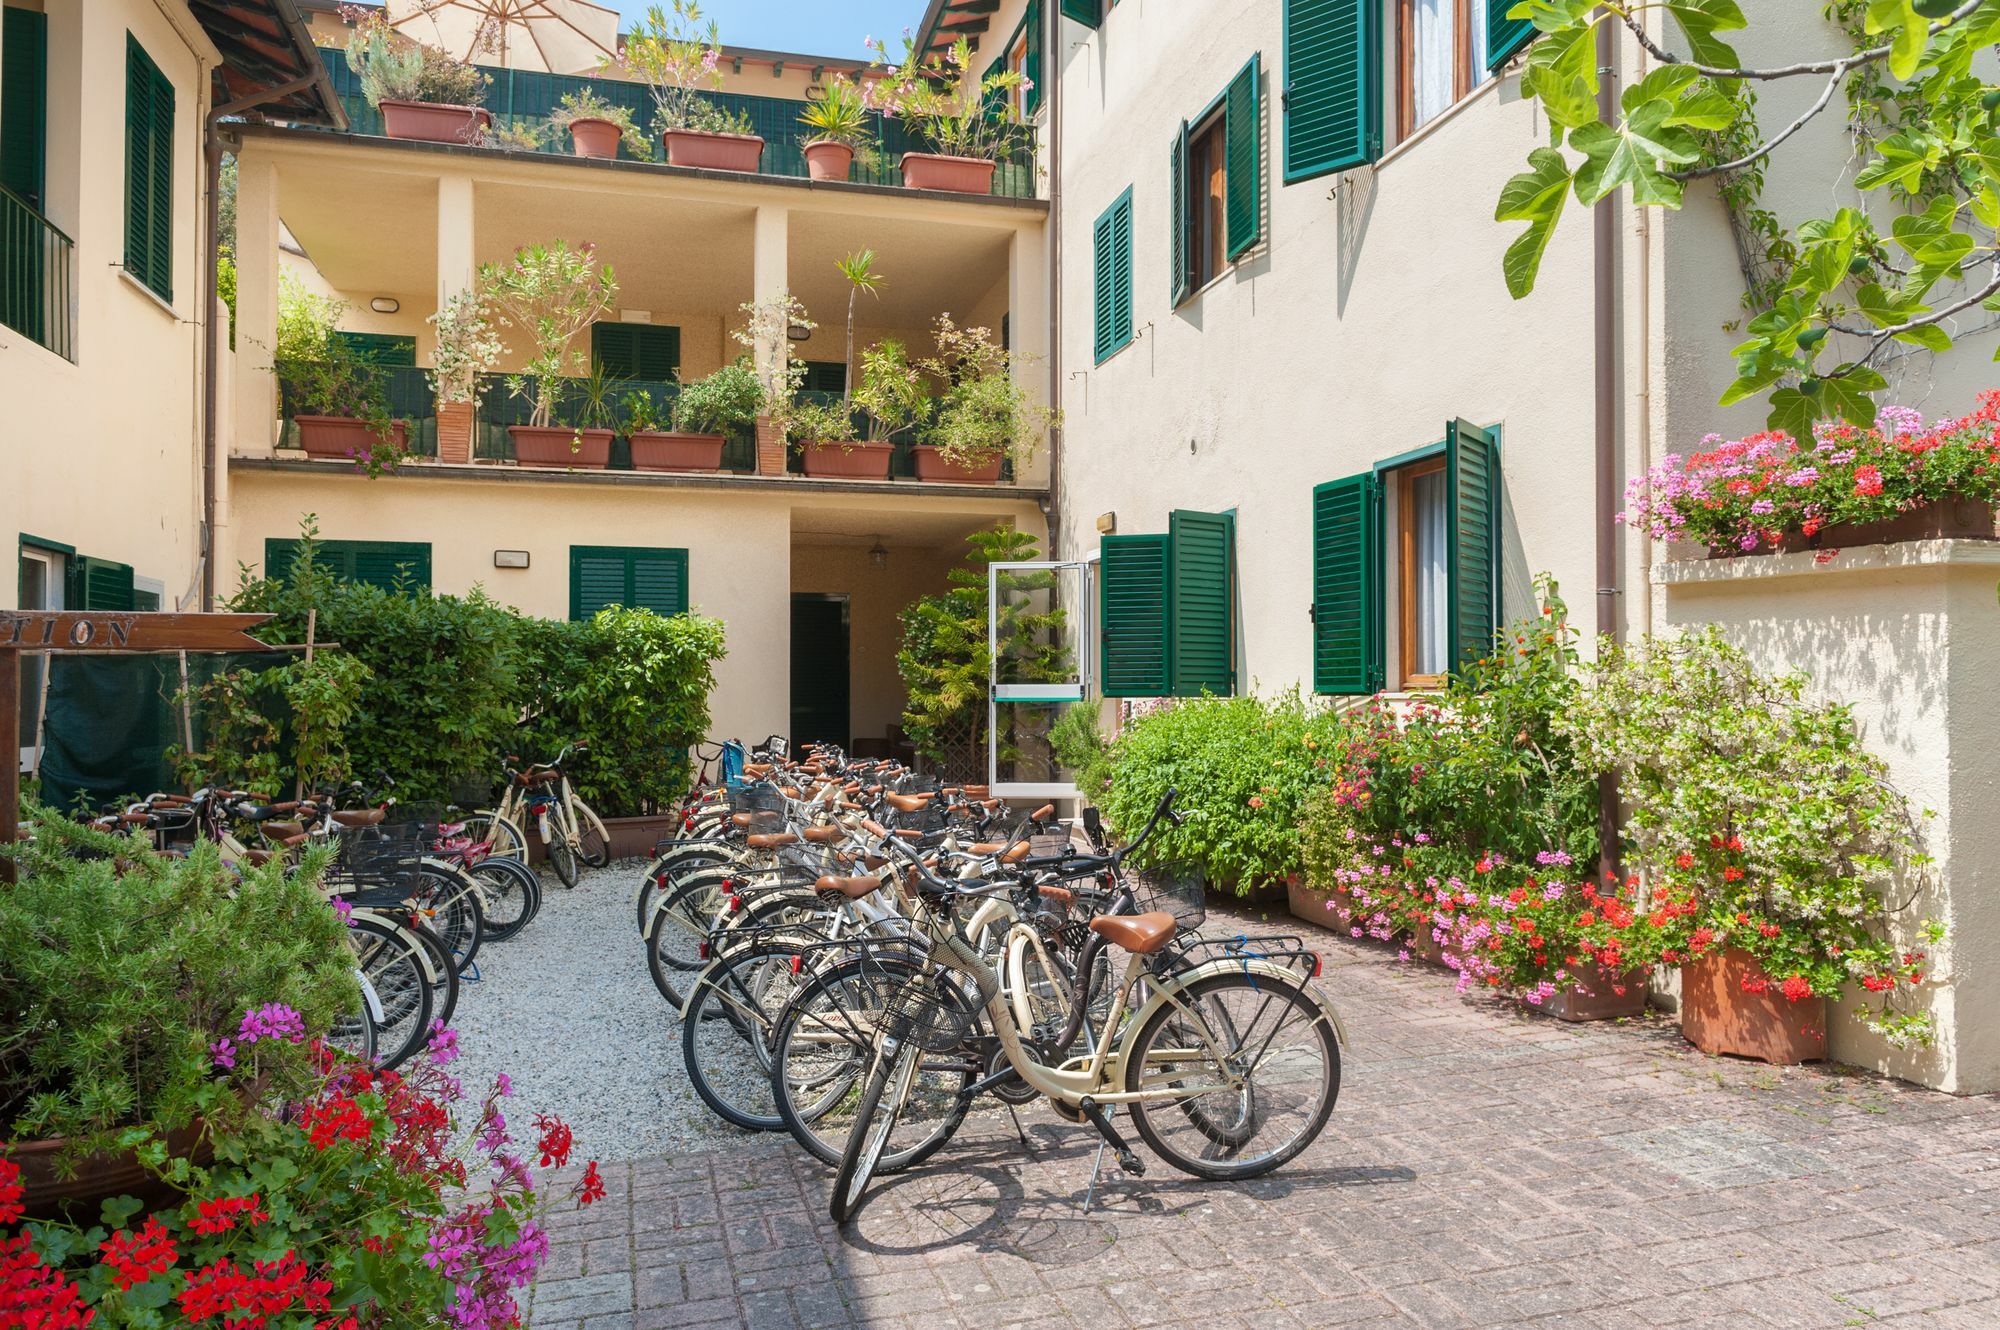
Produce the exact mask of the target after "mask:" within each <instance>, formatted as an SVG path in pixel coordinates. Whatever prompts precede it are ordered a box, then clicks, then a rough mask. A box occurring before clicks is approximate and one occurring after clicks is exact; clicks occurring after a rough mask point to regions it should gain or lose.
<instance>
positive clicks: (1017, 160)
mask: <svg viewBox="0 0 2000 1330" xmlns="http://www.w3.org/2000/svg"><path fill="white" fill-rule="evenodd" d="M319 54H320V58H321V59H322V60H324V61H325V62H326V70H327V73H328V75H330V76H331V77H332V79H333V87H334V91H336V92H337V93H339V94H340V101H341V105H342V106H343V107H344V108H345V109H346V111H347V120H348V130H347V132H348V133H352V134H372V135H377V136H379V135H380V134H381V133H382V116H381V113H380V112H378V111H376V110H375V109H374V108H372V107H370V106H369V105H368V100H367V98H365V97H363V96H362V95H361V79H360V78H359V77H358V76H357V75H356V74H355V72H354V71H353V70H352V69H351V68H349V66H348V63H347V53H346V52H345V51H343V50H341V49H340V48H339V47H322V48H320V53H319ZM481 68H482V69H484V71H485V73H486V74H488V75H489V76H490V77H491V78H492V80H493V82H492V86H490V87H489V88H488V89H487V91H486V101H485V106H486V109H487V110H488V111H489V112H491V113H492V115H493V128H494V130H495V131H499V130H504V129H507V128H509V127H519V126H527V125H534V124H540V123H543V122H545V121H546V120H547V118H548V115H549V113H550V112H551V111H553V110H555V109H556V108H557V107H558V106H560V105H561V104H562V99H563V96H564V94H566V93H572V92H583V91H586V90H587V91H589V92H592V93H594V94H596V96H597V97H598V98H599V99H600V100H602V101H606V102H609V103H611V104H613V105H615V106H622V107H624V108H625V109H626V110H628V111H630V112H631V113H632V119H633V122H634V123H636V124H638V125H641V126H646V125H650V124H651V123H652V120H653V99H652V94H651V93H649V92H648V91H647V90H646V86H645V85H644V84H642V83H630V82H626V81H624V80H622V79H612V78H587V77H584V76H581V75H575V74H545V73H542V72H541V71H539V70H532V69H497V68H491V67H486V66H482V67H481ZM706 95H707V96H708V98H709V100H711V101H713V102H714V103H716V104H717V105H718V106H720V107H721V108H722V109H724V110H726V111H733V112H741V113H743V114H745V115H747V116H749V117H750V125H751V128H752V129H753V130H754V131H755V132H756V133H757V134H759V135H761V136H762V137H763V139H764V158H763V164H762V166H761V168H760V169H759V171H758V174H759V175H767V176H794V177H801V178H802V177H804V176H805V174H806V161H805V152H804V144H805V141H806V139H807V138H808V137H810V134H809V132H808V131H807V129H806V127H805V126H804V125H802V124H800V123H799V114H800V113H801V112H802V111H804V110H805V108H806V103H804V102H801V101H794V100H791V99H790V98H785V97H753V96H750V95H747V94H744V93H725V92H718V93H709V94H706ZM874 121H875V141H876V142H877V143H878V144H879V145H880V146H881V150H882V151H881V158H880V160H879V161H877V162H875V163H874V164H872V165H866V166H864V165H863V164H862V163H861V162H859V161H857V162H856V163H855V165H854V173H853V177H852V178H853V179H854V180H855V181H856V182H858V183H860V184H867V185H901V184H902V183H903V169H902V160H903V154H904V153H906V152H920V151H924V145H923V144H922V143H921V142H920V141H919V140H918V139H917V138H916V137H915V136H914V135H912V134H911V133H910V132H909V130H908V129H906V128H905V127H904V126H903V125H902V124H901V123H900V122H899V121H896V120H893V119H890V118H888V117H885V116H882V115H880V114H877V115H875V116H874ZM551 139H552V141H551V142H548V143H546V144H544V145H543V146H542V147H541V148H540V149H539V151H541V152H545V153H549V154H552V155H555V156H563V157H566V156H568V155H569V153H570V145H569V140H568V138H567V137H566V136H551ZM653 146H654V150H655V160H656V161H663V160H664V153H663V152H662V151H661V149H660V143H659V139H658V136H657V135H654V136H653ZM618 155H619V157H621V158H625V159H627V160H630V158H629V157H628V154H627V152H626V149H625V147H624V145H622V144H621V145H620V146H619V149H618ZM993 193H994V194H996V195H1000V196H1002V197H1005V198H1016V199H1025V198H1033V197H1034V196H1035V163H1034V157H1033V151H1032V149H1031V148H1024V149H1022V150H1021V151H1018V152H1016V153H1015V155H1014V160H1013V161H1011V162H1002V163H1000V166H999V169H998V170H996V171H995V172H994V173H993Z"/></svg>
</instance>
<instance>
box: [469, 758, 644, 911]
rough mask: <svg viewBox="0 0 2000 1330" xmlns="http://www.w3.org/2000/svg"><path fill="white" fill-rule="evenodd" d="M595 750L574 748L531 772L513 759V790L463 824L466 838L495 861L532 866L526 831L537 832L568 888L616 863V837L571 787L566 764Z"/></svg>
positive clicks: (510, 776)
mask: <svg viewBox="0 0 2000 1330" xmlns="http://www.w3.org/2000/svg"><path fill="white" fill-rule="evenodd" d="M589 751H590V745H589V744H571V745H570V746H569V747H567V748H565V749H563V750H562V752H560V753H558V754H557V755H556V760H555V761H553V762H543V763H535V764H533V765H531V766H529V767H527V768H526V769H525V770H522V769H517V768H516V767H515V766H514V765H512V764H514V763H517V762H519V761H520V760H521V759H520V758H518V757H513V756H509V757H508V758H507V762H508V764H509V765H508V766H507V768H506V772H507V786H506V789H505V790H504V791H503V792H502V794H501V796H500V806H499V807H498V808H485V809H481V810H480V811H478V812H476V813H473V814H470V815H468V816H467V817H465V818H463V819H461V820H462V821H463V823H464V825H465V834H466V835H468V836H470V837H471V838H472V840H473V843H474V844H478V845H484V846H485V847H486V853H487V854H488V855H489V856H490V857H493V858H500V859H518V860H520V861H521V862H522V863H526V862H527V861H528V836H527V831H526V828H530V827H532V828H533V829H534V830H535V831H536V833H537V834H539V835H540V837H541V839H542V845H543V847H544V848H545V849H546V850H547V852H548V856H549V866H550V867H552V868H554V869H555V870H556V876H557V877H558V878H560V879H561V880H562V884H563V885H564V886H565V887H574V886H575V885H576V880H577V874H578V871H579V868H580V866H588V867H590V868H602V867H604V866H605V865H606V864H608V863H610V862H611V833H610V832H609V831H607V830H606V829H605V826H604V819H603V818H601V817H599V816H598V815H597V812H596V810H595V809H593V808H592V807H591V806H590V805H589V804H587V803H585V802H584V801H583V798H582V796H580V795H579V794H577V792H576V787H575V785H573V784H572V783H571V782H570V779H569V774H568V772H567V771H566V770H565V768H564V764H565V763H566V762H568V761H569V759H570V757H571V755H572V754H576V753H587V752H589Z"/></svg>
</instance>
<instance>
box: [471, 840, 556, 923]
mask: <svg viewBox="0 0 2000 1330" xmlns="http://www.w3.org/2000/svg"><path fill="white" fill-rule="evenodd" d="M472 875H473V877H475V878H476V879H478V881H479V886H480V889H481V891H482V893H483V895H484V900H483V902H482V907H483V908H484V910H485V911H486V940H487V941H488V942H505V941H506V940H507V939H508V938H510V937H513V936H514V935H515V934H517V933H519V932H520V931H521V930H522V929H524V928H526V927H527V926H528V923H529V921H530V920H532V919H533V918H534V917H535V914H536V912H537V911H538V910H540V909H541V908H542V880H541V879H540V878H539V877H536V876H535V871H534V870H533V869H532V868H529V867H528V866H527V865H526V864H524V863H522V862H520V861H519V860H518V859H482V860H480V862H479V863H478V864H477V865H476V866H475V867H474V868H473V870H472Z"/></svg>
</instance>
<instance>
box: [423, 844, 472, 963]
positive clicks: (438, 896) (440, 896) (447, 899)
mask: <svg viewBox="0 0 2000 1330" xmlns="http://www.w3.org/2000/svg"><path fill="white" fill-rule="evenodd" d="M418 900H419V902H420V903H421V904H422V906H423V910H424V915H425V921H426V922H427V923H428V924H429V925H430V928H431V931H432V932H433V933H434V934H436V936H437V939H438V941H439V942H442V943H443V944H444V949H445V951H446V952H447V953H449V954H450V956H451V968H452V969H453V970H455V971H457V972H459V973H461V974H463V973H464V972H465V967H466V966H468V965H470V964H472V961H473V958H474V957H476V956H477V955H478V954H479V947H480V944H481V943H482V942H484V941H485V939H486V903H485V899H484V897H483V895H482V893H481V892H480V890H479V884H478V883H477V882H475V881H473V879H472V875H471V874H469V873H467V872H466V871H465V870H464V869H462V868H457V867H455V866H453V865H451V864H447V863H444V862H442V861H440V860H436V859H426V860H425V861H424V867H423V882H422V886H421V888H420V889H419V893H418Z"/></svg>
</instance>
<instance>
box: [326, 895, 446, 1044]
mask: <svg viewBox="0 0 2000 1330" xmlns="http://www.w3.org/2000/svg"><path fill="white" fill-rule="evenodd" d="M347 938H348V943H349V945H351V946H352V947H353V948H354V961H355V966H356V968H358V969H359V970H360V971H361V973H362V975H363V976H365V977H366V979H367V980H368V983H369V986H370V987H371V988H373V990H374V992H375V997H376V1001H377V1002H379V1003H380V1004H381V1008H382V1009H381V1012H380V1013H379V1015H377V1017H376V1019H375V1059H376V1065H377V1066H379V1067H381V1068H382V1069H383V1070H385V1071H389V1070H394V1069H395V1068H397V1067H399V1066H401V1065H402V1064H403V1063H404V1062H405V1061H406V1060H407V1059H408V1058H409V1056H410V1055H411V1054H412V1053H414V1052H416V1051H417V1049H419V1048H421V1047H422V1046H423V1041H424V1039H425V1038H426V1037H428V1035H429V1032H430V1026H431V1019H432V1013H433V1011H435V1010H436V1005H435V1002H434V1000H433V998H432V993H431V985H430V980H429V977H428V976H427V975H426V973H425V971H426V969H427V967H428V965H429V958H428V957H427V956H426V955H425V954H424V950H423V944H422V943H420V942H418V941H417V939H416V936H415V934H413V933H411V932H410V931H409V930H408V929H403V928H397V927H394V926H392V925H390V924H387V923H384V922H382V921H380V920H376V919H369V918H364V917H359V916H357V917H356V918H353V919H350V920H348V923H347Z"/></svg>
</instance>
